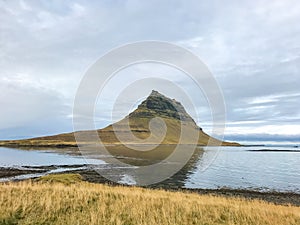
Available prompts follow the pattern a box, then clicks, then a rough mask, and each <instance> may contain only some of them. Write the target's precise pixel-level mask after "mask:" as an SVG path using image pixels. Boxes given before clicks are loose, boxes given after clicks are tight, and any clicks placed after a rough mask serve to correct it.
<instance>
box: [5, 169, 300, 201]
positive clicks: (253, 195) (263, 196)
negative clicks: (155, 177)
mask: <svg viewBox="0 0 300 225" xmlns="http://www.w3.org/2000/svg"><path fill="white" fill-rule="evenodd" d="M78 166H79V165H78ZM80 166H83V165H80ZM56 167H59V166H54V165H53V166H41V167H34V168H26V169H25V168H24V169H21V168H0V178H2V179H3V178H4V179H6V178H13V177H14V176H18V175H21V176H22V175H28V174H30V173H32V172H39V173H41V175H42V176H44V175H45V172H47V171H50V170H51V169H53V168H56ZM63 167H67V166H63ZM72 167H73V168H74V167H76V166H74V165H73V166H72ZM51 174H80V175H81V176H82V177H83V180H84V181H86V182H89V183H99V184H106V185H109V186H113V187H115V186H124V187H130V186H131V185H127V184H119V183H115V182H112V181H109V180H107V179H106V178H104V177H102V176H100V175H99V174H98V173H97V172H95V171H94V170H92V169H75V170H70V171H64V172H58V173H51ZM38 177H40V176H37V177H35V178H28V179H20V180H12V181H2V182H1V183H7V182H19V181H24V180H30V179H31V180H36V179H37V178H38ZM142 188H145V189H149V190H166V191H172V192H182V193H197V194H200V195H212V196H220V197H228V198H244V199H250V200H262V201H266V202H270V203H274V204H277V205H293V206H298V207H300V193H295V192H278V191H264V192H262V191H256V190H249V189H230V188H219V189H206V188H185V187H180V186H179V185H178V184H176V183H175V182H172V178H169V179H168V180H167V181H163V182H161V183H158V184H152V185H150V186H145V187H142Z"/></svg>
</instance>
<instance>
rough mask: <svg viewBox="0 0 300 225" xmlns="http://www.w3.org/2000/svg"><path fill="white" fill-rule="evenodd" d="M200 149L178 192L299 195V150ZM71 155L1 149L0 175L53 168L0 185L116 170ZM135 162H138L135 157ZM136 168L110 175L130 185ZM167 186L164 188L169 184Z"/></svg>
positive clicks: (102, 159)
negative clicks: (58, 174)
mask: <svg viewBox="0 0 300 225" xmlns="http://www.w3.org/2000/svg"><path fill="white" fill-rule="evenodd" d="M162 148H165V147H164V146H163V147H162ZM199 149H200V150H199V151H200V153H199V154H197V155H196V156H195V158H194V159H193V161H192V162H190V163H189V164H188V165H187V166H186V167H185V168H184V169H183V170H182V171H181V173H180V176H178V177H175V178H174V179H172V182H173V183H174V182H175V183H176V182H177V183H178V185H179V186H180V187H186V188H205V189H206V188H209V189H217V188H230V189H247V190H259V191H280V192H295V193H300V150H298V149H297V148H293V147H276V146H272V147H265V146H263V147H250V146H249V147H221V148H220V149H219V150H218V151H217V152H215V153H214V151H216V150H215V149H214V148H211V147H205V148H199ZM74 151H75V150H72V149H67V150H64V149H59V152H56V151H54V150H51V149H49V150H40V151H36V150H18V149H11V148H2V147H1V148H0V167H1V168H2V169H5V168H17V169H28V168H31V169H32V168H34V167H45V166H53V165H55V167H53V168H52V167H51V169H49V170H48V171H47V172H43V173H40V172H39V173H35V172H32V173H28V174H22V175H17V176H11V177H4V178H1V179H0V181H7V180H18V179H26V178H31V177H38V176H41V175H44V174H48V173H56V172H64V171H69V170H78V169H81V170H82V169H85V168H86V166H89V165H90V164H92V165H94V166H95V165H96V166H97V169H100V170H103V171H105V173H111V171H113V169H115V168H116V167H117V165H114V164H112V163H111V162H110V157H109V156H107V155H106V156H105V155H99V156H98V157H94V156H95V155H94V156H93V157H90V158H89V159H88V160H86V159H84V158H83V157H82V156H81V155H79V154H78V151H77V152H74ZM65 152H67V154H66V153H65ZM206 153H210V154H211V155H213V156H214V157H213V160H212V161H210V163H209V166H207V157H205V156H204V155H205V154H206ZM120 158H122V157H120ZM124 158H125V157H124ZM127 159H130V157H127ZM134 159H135V160H136V157H135V158H134ZM205 160H206V161H205ZM210 160H211V159H210ZM136 167H137V166H136V165H135V166H131V167H126V168H124V169H123V168H122V167H120V166H119V167H118V173H117V174H114V175H115V176H118V179H119V181H120V182H122V183H128V184H134V183H135V169H136ZM49 168H50V167H49ZM169 180H170V179H169ZM169 180H166V181H164V182H165V183H166V182H169ZM170 182H171V181H170Z"/></svg>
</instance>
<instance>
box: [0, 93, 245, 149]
mask: <svg viewBox="0 0 300 225" xmlns="http://www.w3.org/2000/svg"><path fill="white" fill-rule="evenodd" d="M155 118H161V119H155ZM162 120H163V122H164V123H162ZM128 124H129V127H128ZM181 131H184V132H185V133H186V134H195V133H196V136H197V137H199V138H198V141H197V142H196V143H197V144H198V145H207V144H208V140H209V139H210V138H211V137H210V136H209V135H208V134H206V133H205V132H203V131H202V129H201V128H200V127H199V126H198V125H197V124H196V123H195V121H194V120H193V118H192V117H191V116H190V115H189V114H188V113H187V112H186V111H185V109H184V107H183V106H182V105H181V103H179V102H177V101H176V100H175V99H170V98H168V97H166V96H164V95H162V94H160V93H159V92H157V91H152V93H151V94H150V95H149V96H148V97H147V99H145V100H144V101H143V102H142V103H141V104H140V105H139V106H138V108H137V109H136V110H134V111H133V112H132V113H130V114H129V115H128V116H126V117H125V118H124V119H122V120H120V121H118V122H116V123H114V124H112V125H109V126H107V127H105V128H103V129H100V130H97V133H98V135H99V137H100V138H101V141H102V142H103V143H104V144H121V142H120V140H119V139H121V141H122V143H126V144H157V143H162V144H178V143H179V139H180V135H181ZM164 132H165V133H164ZM79 133H80V134H81V135H82V136H83V137H86V138H84V140H85V141H84V142H82V143H80V144H90V143H91V142H92V140H93V137H94V136H95V132H93V131H81V132H79ZM116 134H117V135H118V137H117V135H116ZM190 136H191V137H189V135H187V136H186V137H185V138H184V139H183V142H181V143H182V144H195V138H192V135H190ZM211 141H212V142H211V144H212V145H216V144H222V145H234V146H236V145H239V144H237V143H229V142H221V143H220V141H219V140H217V139H214V138H211ZM1 145H2V146H37V147H42V146H53V147H68V146H77V143H76V141H75V138H74V133H66V134H59V135H54V136H47V137H39V138H32V139H25V140H14V141H2V142H0V146H1Z"/></svg>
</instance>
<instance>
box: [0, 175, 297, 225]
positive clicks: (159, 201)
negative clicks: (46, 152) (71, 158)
mask: <svg viewBox="0 0 300 225" xmlns="http://www.w3.org/2000/svg"><path fill="white" fill-rule="evenodd" d="M0 224H105V225H106V224H124V225H125V224H127V225H129V224H172V225H173V224H182V225H188V224H199V225H201V224H203V225H204V224H205V225H211V224H244V225H247V224H252V225H257V224H262V225H265V224H269V225H277V224H278V225H285V224H288V225H293V224H295V225H296V224H297V225H299V224H300V207H295V206H282V205H274V204H271V203H266V202H263V201H258V200H252V201H250V200H245V199H239V198H224V197H214V196H209V195H198V194H192V193H191V194H189V193H181V192H168V191H163V190H149V189H143V188H137V187H122V186H117V187H111V186H107V185H101V184H92V183H87V182H83V181H81V177H80V175H78V174H71V175H65V174H63V175H49V176H46V177H43V178H41V179H39V181H38V182H36V181H35V182H33V181H24V182H15V183H2V184H0Z"/></svg>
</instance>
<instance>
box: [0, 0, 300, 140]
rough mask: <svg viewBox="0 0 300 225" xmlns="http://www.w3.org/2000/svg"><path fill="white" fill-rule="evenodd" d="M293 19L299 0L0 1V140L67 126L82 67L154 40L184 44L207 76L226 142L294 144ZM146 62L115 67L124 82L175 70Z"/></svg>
mask: <svg viewBox="0 0 300 225" xmlns="http://www.w3.org/2000/svg"><path fill="white" fill-rule="evenodd" d="M299 21H300V2H299V1H297V0H294V1H292V0H274V1H267V0H266V1H253V0H249V1H226V3H225V2H224V1H198V0H195V1H138V0H130V1H125V0H124V1H105V0H104V1H76V0H75V1H61V0H56V1H49V0H40V1H25V0H23V1H14V0H12V1H7V0H0V69H1V70H0V90H1V92H0V104H1V110H0V139H11V138H20V137H28V136H39V135H48V134H54V133H60V132H67V131H72V105H73V99H74V96H75V93H76V90H77V88H78V85H79V83H80V80H81V78H82V77H83V75H84V72H85V71H86V70H87V69H88V68H89V66H91V65H92V64H93V63H94V62H95V61H96V60H97V59H98V58H99V57H100V56H102V55H103V54H105V53H106V52H107V51H109V50H110V49H112V48H115V47H117V46H120V45H123V44H126V43H128V42H134V41H141V40H161V41H168V42H171V43H174V44H178V45H180V46H182V47H185V48H187V49H189V50H191V51H192V52H193V53H195V54H196V55H198V56H199V57H200V59H201V60H202V61H203V62H204V63H205V64H206V65H207V66H208V68H209V69H210V71H211V72H212V73H213V74H214V76H215V78H216V80H217V81H218V83H219V85H220V87H221V88H222V91H223V93H224V98H225V103H226V108H227V115H226V116H227V121H226V122H227V123H226V125H227V129H226V139H227V140H236V141H243V142H247V141H253V142H256V141H274V140H277V141H282V142H295V143H299V142H300V107H299V102H300V88H299V85H300V26H299ZM151 68H152V67H149V65H146V66H144V67H142V66H140V67H135V68H131V69H129V70H128V71H127V73H126V71H125V72H123V73H126V74H127V75H126V76H128V80H135V79H136V77H138V76H139V75H140V76H144V75H145V74H147V75H149V74H156V75H157V76H164V75H165V76H166V77H168V76H169V77H170V79H171V77H172V76H171V75H172V74H175V73H176V71H174V70H173V69H170V68H167V69H166V68H164V67H163V66H153V68H155V69H154V71H151ZM145 71H147V72H145ZM177 72H178V71H177ZM139 73H140V74H139ZM130 76H132V77H130ZM178 77H180V76H178ZM178 77H177V76H176V79H175V80H176V82H177V83H179V84H181V85H182V87H184V88H186V89H187V90H190V93H189V94H190V95H192V98H193V99H197V98H198V96H193V92H192V91H191V90H193V89H192V88H191V87H190V86H189V82H186V80H185V78H184V77H183V76H182V77H180V79H179V78H178ZM117 83H118V84H119V85H120V82H116V83H115V84H117ZM154 86H155V85H154ZM111 87H112V88H110V89H109V90H111V92H114V90H117V89H116V87H115V88H113V85H112V84H111ZM153 89H158V90H159V87H153ZM159 91H160V90H159ZM163 93H164V92H163ZM109 94H111V95H113V94H114V93H109V91H107V102H102V104H100V105H101V107H100V109H101V110H97V118H98V123H97V124H98V126H99V127H101V126H105V125H107V124H109V123H110V122H111V121H110V119H109V117H108V111H109V110H110V105H111V102H109V101H113V100H112V98H111V97H110V95H109ZM165 94H168V93H165ZM169 97H171V98H173V97H177V96H169ZM178 98H179V100H181V99H180V96H179V97H178ZM200 102H201V101H199V104H200ZM104 103H107V104H104ZM199 104H198V105H197V110H199V112H198V113H199V118H196V120H197V122H198V123H199V125H200V126H201V127H203V128H204V129H207V130H208V131H209V128H210V123H209V109H207V107H206V106H205V104H203V105H199ZM122 116H125V114H124V115H120V118H121V117H122Z"/></svg>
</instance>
